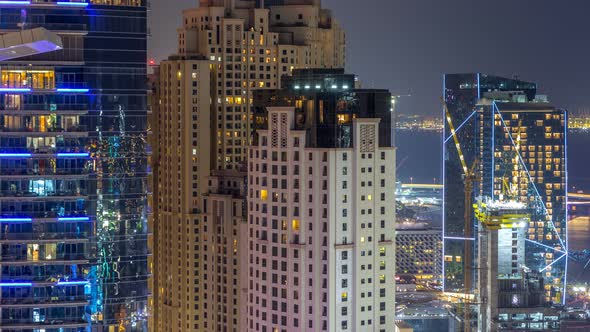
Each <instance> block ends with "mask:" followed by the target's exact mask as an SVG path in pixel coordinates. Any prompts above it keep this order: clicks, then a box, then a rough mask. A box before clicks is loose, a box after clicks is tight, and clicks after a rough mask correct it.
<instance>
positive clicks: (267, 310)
mask: <svg viewBox="0 0 590 332" xmlns="http://www.w3.org/2000/svg"><path fill="white" fill-rule="evenodd" d="M294 74H295V75H294V76H293V77H292V78H285V80H286V81H288V82H285V83H287V84H286V85H285V88H284V89H283V90H282V91H276V92H264V91H261V92H260V96H257V97H255V105H257V106H256V107H255V112H256V117H255V123H256V132H255V135H254V140H253V146H252V148H251V149H250V155H249V161H248V238H249V239H248V248H249V257H248V265H249V269H248V307H247V310H248V325H247V328H248V330H249V331H269V332H270V331H275V330H285V331H346V330H352V331H361V330H362V331H393V330H394V320H395V317H394V312H395V311H394V305H395V280H394V267H395V256H394V253H395V242H394V236H395V229H394V222H395V197H394V192H395V190H394V189H395V149H394V148H393V146H392V137H391V134H390V133H391V130H390V129H391V128H390V127H389V126H390V123H391V122H387V121H388V120H387V119H389V121H390V120H391V114H390V105H389V103H390V100H391V99H390V95H389V93H387V92H386V91H383V90H375V91H369V90H359V91H352V90H351V91H347V90H348V89H349V87H344V86H345V85H347V84H350V83H349V81H347V79H348V78H347V76H346V75H342V74H339V72H332V73H329V71H328V72H324V75H317V71H313V70H312V71H299V72H297V73H294ZM334 79H335V81H333V80H334ZM302 80H307V81H305V82H304V81H302ZM328 82H329V83H328ZM327 83H328V84H327ZM306 86H308V87H307V88H306ZM316 86H317V88H316ZM381 94H382V95H381ZM271 96H276V99H274V100H272V102H270V103H269V102H268V101H269V98H271V99H273V98H272V97H271ZM259 100H264V101H265V102H263V103H261V104H260V105H283V106H267V107H266V108H262V107H259V106H258V105H259V104H257V101H259ZM363 100H373V101H375V103H373V104H372V105H374V107H372V108H366V107H364V106H360V107H358V106H359V105H365V104H364V103H363V102H362V101H363ZM381 100H385V102H384V103H383V105H380V103H379V101H381ZM332 101H336V102H334V103H332ZM291 104H292V106H289V105H291ZM284 105H287V106H284ZM316 107H317V108H316ZM356 107H358V108H356ZM381 109H386V110H387V112H388V113H387V114H385V113H384V112H383V113H380V112H379V110H381ZM369 114H371V115H369ZM381 116H382V117H383V119H385V120H383V123H382V122H381V121H382V120H381ZM387 123H389V125H388V124H387ZM381 126H384V127H386V128H385V129H383V128H380V127H381Z"/></svg>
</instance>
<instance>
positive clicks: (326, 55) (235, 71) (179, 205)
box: [150, 0, 344, 331]
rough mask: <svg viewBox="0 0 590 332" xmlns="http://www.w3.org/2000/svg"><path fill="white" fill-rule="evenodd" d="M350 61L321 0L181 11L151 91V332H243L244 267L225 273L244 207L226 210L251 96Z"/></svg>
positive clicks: (241, 160)
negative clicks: (294, 75)
mask: <svg viewBox="0 0 590 332" xmlns="http://www.w3.org/2000/svg"><path fill="white" fill-rule="evenodd" d="M343 66H344V33H343V31H342V30H341V29H340V27H339V25H338V23H337V22H336V21H335V20H333V19H332V17H331V14H330V12H329V11H327V10H325V9H322V8H321V7H320V5H319V3H315V2H308V1H290V2H288V3H277V4H273V3H264V2H260V1H216V0H211V1H201V2H200V6H199V8H194V9H188V10H185V11H184V12H183V16H182V26H181V27H180V28H179V29H178V51H177V54H176V55H174V56H171V57H169V58H168V59H167V60H165V61H163V62H162V63H161V64H160V66H159V71H158V73H157V82H156V83H155V85H156V86H157V87H154V89H153V90H154V92H155V96H154V98H153V102H152V109H153V112H154V113H155V114H154V116H153V118H152V119H153V122H154V124H153V125H152V128H154V132H153V138H154V140H153V141H154V142H155V144H156V145H154V151H153V154H152V166H153V169H154V172H155V173H157V174H154V177H153V180H154V183H153V191H154V194H153V195H152V200H151V207H152V211H153V218H152V220H151V225H152V230H153V234H154V236H153V240H152V241H151V243H152V248H153V249H152V250H153V252H154V262H157V264H155V265H154V269H153V277H152V282H151V288H152V292H153V293H154V300H153V303H152V312H151V313H152V317H153V318H152V319H153V321H154V324H152V325H151V327H150V328H153V330H154V331H186V330H188V329H193V330H197V331H209V330H215V331H242V330H241V327H242V326H245V325H244V324H242V323H241V322H243V320H244V319H245V315H243V314H241V312H242V311H243V308H245V304H244V305H242V304H241V303H240V301H244V300H245V297H242V296H241V295H240V293H241V292H242V291H243V289H242V288H240V287H241V286H239V285H241V284H242V281H241V280H240V279H239V277H240V273H237V274H231V273H230V275H231V276H230V275H228V276H224V275H223V274H224V273H225V272H224V271H238V272H241V270H243V268H242V269H240V268H239V266H240V264H242V263H243V262H244V261H243V260H240V257H241V255H243V254H245V253H246V249H247V247H243V245H245V244H247V238H246V236H247V233H246V232H244V231H240V227H241V226H240V223H239V222H237V221H238V220H241V219H242V218H244V217H245V215H246V214H243V212H242V211H241V209H237V208H236V209H234V208H231V209H230V208H229V207H230V206H233V205H234V204H238V201H239V199H238V198H237V196H236V195H238V194H239V193H240V192H243V193H245V191H239V190H237V191H236V190H233V189H232V190H233V191H232V194H231V195H230V196H229V197H225V196H224V195H223V192H226V191H227V190H229V189H228V188H229V187H228V185H227V182H226V180H224V179H228V178H231V179H232V180H231V183H232V184H233V183H234V182H236V184H238V183H239V185H240V186H241V185H242V184H245V182H244V179H242V181H241V182H240V181H238V180H237V177H238V176H239V174H242V176H245V173H241V172H242V171H243V170H245V168H244V167H245V165H246V159H247V153H246V152H247V146H248V144H249V142H250V140H251V132H252V114H251V107H252V98H253V92H254V90H260V89H277V88H279V87H280V84H281V76H283V75H290V74H291V72H292V70H293V69H295V68H300V67H343ZM214 172H215V174H217V175H215V176H212V175H213V173H214ZM220 174H221V175H220ZM219 176H221V177H219ZM212 183H219V188H224V189H223V190H221V189H220V191H219V192H218V191H217V190H211V185H212ZM243 198H244V199H245V198H246V197H245V196H243ZM212 204H213V205H212ZM220 206H225V207H226V208H225V209H222V208H221V207H220ZM220 209H222V210H223V211H222V212H223V213H222V212H219V211H221V210H220ZM212 211H217V212H215V213H217V214H215V215H212V214H211V213H213V212H212ZM234 212H236V213H237V214H235V215H233V213H234ZM219 213H221V214H219ZM234 221H236V222H237V223H236V224H235V225H234ZM218 231H219V232H220V233H217V232H218ZM222 248H223V249H222ZM234 248H236V249H237V252H236V251H234ZM240 248H245V249H240ZM205 276H206V277H205ZM170 322H174V324H170Z"/></svg>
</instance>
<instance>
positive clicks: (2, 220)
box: [0, 217, 90, 223]
mask: <svg viewBox="0 0 590 332" xmlns="http://www.w3.org/2000/svg"><path fill="white" fill-rule="evenodd" d="M57 221H90V217H59V218H57ZM30 222H33V218H28V217H22V218H21V217H19V218H13V217H4V218H3V217H0V223H30Z"/></svg>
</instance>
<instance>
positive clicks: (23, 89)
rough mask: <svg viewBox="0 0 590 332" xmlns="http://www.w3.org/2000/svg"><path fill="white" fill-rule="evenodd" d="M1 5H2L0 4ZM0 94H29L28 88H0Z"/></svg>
mask: <svg viewBox="0 0 590 332" xmlns="http://www.w3.org/2000/svg"><path fill="white" fill-rule="evenodd" d="M0 4H2V3H0ZM0 92H31V89H29V88H0Z"/></svg>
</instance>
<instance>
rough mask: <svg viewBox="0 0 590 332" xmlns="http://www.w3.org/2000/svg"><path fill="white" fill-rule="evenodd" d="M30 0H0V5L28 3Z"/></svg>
mask: <svg viewBox="0 0 590 332" xmlns="http://www.w3.org/2000/svg"><path fill="white" fill-rule="evenodd" d="M30 4H31V1H10V0H2V1H0V5H30Z"/></svg>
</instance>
